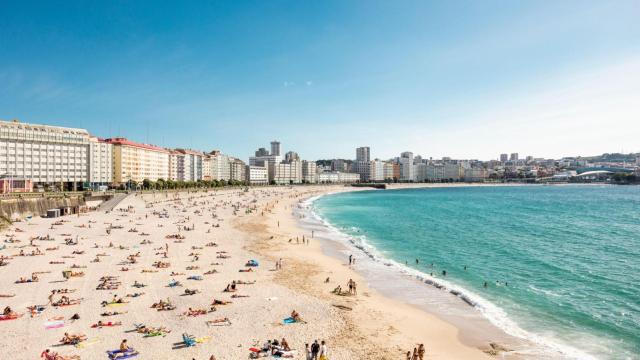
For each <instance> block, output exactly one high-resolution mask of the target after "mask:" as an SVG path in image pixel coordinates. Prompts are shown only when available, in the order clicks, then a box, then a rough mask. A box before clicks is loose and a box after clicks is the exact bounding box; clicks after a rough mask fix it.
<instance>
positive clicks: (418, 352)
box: [406, 344, 426, 360]
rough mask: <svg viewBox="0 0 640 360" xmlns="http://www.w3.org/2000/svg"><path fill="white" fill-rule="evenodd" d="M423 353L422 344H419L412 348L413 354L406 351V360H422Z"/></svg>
mask: <svg viewBox="0 0 640 360" xmlns="http://www.w3.org/2000/svg"><path fill="white" fill-rule="evenodd" d="M425 352H426V350H425V348H424V344H420V345H418V347H414V348H413V353H411V350H409V351H407V357H406V360H424V354H425Z"/></svg>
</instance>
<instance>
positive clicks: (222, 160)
mask: <svg viewBox="0 0 640 360" xmlns="http://www.w3.org/2000/svg"><path fill="white" fill-rule="evenodd" d="M209 159H210V161H211V180H218V181H222V180H224V181H229V180H231V164H230V161H229V156H227V155H225V154H223V153H221V152H220V151H218V150H214V151H212V152H210V153H209Z"/></svg>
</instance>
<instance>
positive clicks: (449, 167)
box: [427, 163, 465, 181]
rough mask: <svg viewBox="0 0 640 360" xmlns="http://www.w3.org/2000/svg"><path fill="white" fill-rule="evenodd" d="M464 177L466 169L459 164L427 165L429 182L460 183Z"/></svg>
mask: <svg viewBox="0 0 640 360" xmlns="http://www.w3.org/2000/svg"><path fill="white" fill-rule="evenodd" d="M464 176H465V169H464V167H463V166H462V164H459V163H444V164H430V165H427V180H429V181H443V180H446V181H460V180H462V179H463V178H464Z"/></svg>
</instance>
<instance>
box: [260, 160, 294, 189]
mask: <svg viewBox="0 0 640 360" xmlns="http://www.w3.org/2000/svg"><path fill="white" fill-rule="evenodd" d="M268 169H269V181H270V182H271V181H273V182H275V183H276V184H278V185H284V184H300V183H301V182H302V162H300V161H291V162H288V163H287V162H280V163H276V164H269V166H268Z"/></svg>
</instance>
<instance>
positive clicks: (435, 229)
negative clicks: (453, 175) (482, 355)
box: [314, 186, 640, 359]
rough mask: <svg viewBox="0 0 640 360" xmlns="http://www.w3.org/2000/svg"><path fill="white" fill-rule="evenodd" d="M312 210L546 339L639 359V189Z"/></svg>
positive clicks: (498, 193)
mask: <svg viewBox="0 0 640 360" xmlns="http://www.w3.org/2000/svg"><path fill="white" fill-rule="evenodd" d="M314 208H315V211H316V212H317V213H318V214H319V215H321V216H322V217H323V218H324V219H326V220H327V221H328V222H329V223H331V224H332V225H334V226H335V227H336V228H338V229H340V230H341V231H342V232H345V233H347V234H349V235H352V236H354V237H360V238H362V239H363V240H365V241H366V242H367V243H368V244H369V245H371V246H373V247H375V249H376V250H377V252H378V253H379V254H380V255H381V256H383V257H384V258H387V259H391V260H395V262H397V263H401V264H405V263H406V266H409V267H411V268H413V269H417V270H420V271H421V272H423V273H426V274H430V273H433V275H434V276H436V277H437V278H440V279H442V278H446V281H448V282H450V283H452V284H455V285H457V286H460V287H462V288H463V289H468V290H469V291H470V292H472V293H474V294H477V295H479V296H480V297H481V298H482V299H483V300H486V301H488V303H489V304H492V305H495V306H496V307H497V308H499V309H501V311H503V312H504V313H506V316H508V318H509V319H510V320H513V321H514V322H515V323H517V326H518V327H519V328H521V329H523V330H525V331H526V332H527V333H528V334H532V335H533V336H534V337H536V338H542V339H548V340H551V341H553V342H555V343H560V344H562V345H567V347H568V348H575V349H578V350H579V351H582V352H585V353H587V354H589V355H593V356H594V357H596V358H603V359H639V358H640V355H639V354H640V273H639V272H640V187H633V186H515V187H460V188H431V189H407V190H392V191H363V192H351V193H343V194H336V195H330V196H325V197H322V198H320V199H318V200H317V201H316V202H315V203H314ZM415 259H419V263H418V264H416V261H415ZM432 263H433V265H431V264H432ZM465 266H466V267H467V269H466V270H465ZM443 270H445V271H446V276H443V275H442V271H443ZM390 271H391V270H390ZM497 281H499V283H497ZM485 282H487V287H486V288H485V287H484V283H485ZM505 283H506V284H505ZM487 316H489V317H490V316H492V315H491V313H488V314H487ZM505 326H506V325H505ZM505 330H513V329H505ZM508 332H509V331H508Z"/></svg>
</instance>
